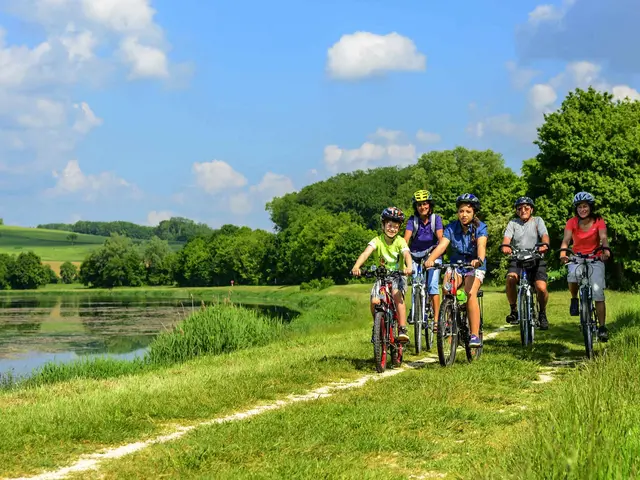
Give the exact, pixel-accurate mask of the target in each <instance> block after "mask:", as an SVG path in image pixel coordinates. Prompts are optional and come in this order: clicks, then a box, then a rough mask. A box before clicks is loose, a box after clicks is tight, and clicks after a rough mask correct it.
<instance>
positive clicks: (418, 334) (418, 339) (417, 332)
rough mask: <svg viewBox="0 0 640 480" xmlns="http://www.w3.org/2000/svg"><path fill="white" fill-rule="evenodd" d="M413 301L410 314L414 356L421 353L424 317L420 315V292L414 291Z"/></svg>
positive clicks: (421, 306)
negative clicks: (411, 317)
mask: <svg viewBox="0 0 640 480" xmlns="http://www.w3.org/2000/svg"><path fill="white" fill-rule="evenodd" d="M414 288H415V287H414ZM413 301H414V303H413V305H411V314H412V316H413V340H414V343H415V349H416V355H420V352H422V327H423V322H424V318H423V317H424V315H423V314H422V309H423V305H422V292H421V291H420V290H419V289H415V290H414V294H413Z"/></svg>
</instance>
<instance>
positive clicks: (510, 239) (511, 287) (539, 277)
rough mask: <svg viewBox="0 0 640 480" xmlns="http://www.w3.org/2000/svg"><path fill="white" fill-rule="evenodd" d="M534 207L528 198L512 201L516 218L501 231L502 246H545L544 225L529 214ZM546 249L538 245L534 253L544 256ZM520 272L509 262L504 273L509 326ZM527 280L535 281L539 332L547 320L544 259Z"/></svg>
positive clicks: (507, 250)
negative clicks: (504, 244)
mask: <svg viewBox="0 0 640 480" xmlns="http://www.w3.org/2000/svg"><path fill="white" fill-rule="evenodd" d="M535 207H536V205H535V203H534V202H533V200H532V199H531V198H530V197H520V198H518V199H517V200H516V203H515V209H516V214H517V217H516V218H513V219H511V220H510V221H509V223H508V224H507V228H506V229H505V231H504V239H503V240H502V243H506V244H511V245H513V247H514V248H516V249H518V250H531V249H533V248H534V247H535V245H536V243H538V240H540V243H546V244H549V232H548V231H547V227H546V225H545V224H544V220H542V218H540V217H534V216H533V211H534V208H535ZM547 250H548V247H547V246H546V245H545V246H542V247H540V249H539V250H538V251H539V252H540V253H544V252H546V251H547ZM502 253H505V254H507V255H508V254H510V253H511V249H510V248H509V247H502ZM520 270H521V269H520V268H518V267H517V266H516V261H515V260H511V263H510V264H509V268H508V270H507V285H506V287H507V288H506V289H507V300H508V301H509V305H510V306H511V313H509V315H507V322H508V323H511V324H513V325H517V324H518V307H517V305H516V301H517V296H518V294H517V291H516V289H517V286H518V281H519V280H520V275H521V274H522V272H521V271H520ZM527 275H528V277H529V278H531V279H534V280H535V287H536V292H537V296H538V307H539V312H538V322H539V323H540V329H541V330H547V329H548V328H549V320H548V319H547V313H546V309H547V302H548V300H549V292H548V291H547V263H546V262H545V261H544V260H538V262H537V264H536V266H535V267H533V268H531V269H529V270H527Z"/></svg>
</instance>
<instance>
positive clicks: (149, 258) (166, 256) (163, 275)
mask: <svg viewBox="0 0 640 480" xmlns="http://www.w3.org/2000/svg"><path fill="white" fill-rule="evenodd" d="M142 257H143V261H144V265H145V268H146V271H147V272H146V273H147V274H146V280H147V284H149V285H171V284H172V283H173V277H172V271H171V267H172V265H171V249H170V248H169V242H167V241H166V240H160V239H159V238H158V237H156V236H154V237H153V238H151V240H150V241H149V242H148V243H147V244H146V245H145V248H144V253H143V255H142Z"/></svg>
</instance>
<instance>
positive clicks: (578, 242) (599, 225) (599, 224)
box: [564, 217, 607, 255]
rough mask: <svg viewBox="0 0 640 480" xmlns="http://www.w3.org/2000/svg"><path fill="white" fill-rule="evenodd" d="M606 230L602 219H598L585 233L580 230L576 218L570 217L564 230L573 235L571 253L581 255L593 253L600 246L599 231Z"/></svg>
mask: <svg viewBox="0 0 640 480" xmlns="http://www.w3.org/2000/svg"><path fill="white" fill-rule="evenodd" d="M605 228H607V225H606V224H605V223H604V220H603V219H602V218H598V219H597V220H596V221H595V222H593V225H591V227H590V228H589V230H587V231H586V232H585V231H584V230H583V229H582V228H580V225H579V224H578V217H572V218H570V219H569V220H568V221H567V225H566V226H565V227H564V229H565V230H571V233H572V234H573V249H572V250H573V251H574V252H575V253H581V254H583V255H585V254H588V253H591V252H593V251H594V250H595V249H596V248H598V247H599V246H600V234H599V233H598V232H599V231H600V230H604V229H605Z"/></svg>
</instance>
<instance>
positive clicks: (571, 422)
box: [0, 285, 640, 479]
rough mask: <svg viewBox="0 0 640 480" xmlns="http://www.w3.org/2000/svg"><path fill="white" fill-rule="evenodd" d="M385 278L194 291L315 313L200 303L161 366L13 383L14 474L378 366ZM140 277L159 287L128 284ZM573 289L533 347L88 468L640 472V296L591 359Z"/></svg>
mask: <svg viewBox="0 0 640 480" xmlns="http://www.w3.org/2000/svg"><path fill="white" fill-rule="evenodd" d="M368 289H369V287H368V286H367V285H349V286H340V287H331V288H329V289H326V290H323V291H321V292H315V293H308V292H300V291H299V288H298V287H234V288H233V289H231V288H217V289H216V288H211V289H192V290H188V291H187V292H192V293H194V295H195V293H196V292H198V293H199V294H202V293H203V292H206V293H207V294H210V295H211V297H212V298H213V297H218V298H220V299H225V298H226V299H228V301H230V302H232V303H242V302H255V301H260V302H265V303H267V302H268V303H275V304H282V305H286V306H288V307H290V308H295V309H297V310H299V311H300V312H301V315H300V316H299V317H298V318H296V319H295V321H293V322H292V323H291V324H290V325H274V329H270V328H269V327H268V326H267V325H265V324H264V322H262V321H261V320H259V319H257V318H252V319H251V321H250V322H249V326H248V328H245V327H242V328H238V326H239V323H240V322H242V319H241V315H242V312H241V311H240V310H238V309H237V307H234V306H229V307H228V308H231V309H234V310H233V312H232V314H230V315H228V316H227V317H228V318H221V316H220V315H218V314H215V312H213V311H212V312H211V313H208V312H207V310H206V309H205V310H203V311H202V312H200V310H199V309H198V311H197V312H194V314H193V315H200V317H193V319H192V320H189V318H187V319H185V320H184V322H183V323H179V324H178V325H177V326H176V327H175V329H174V330H172V331H171V332H167V334H166V335H164V337H162V338H159V340H158V345H157V347H156V351H157V352H158V353H160V354H161V356H162V358H163V359H164V360H162V361H159V362H157V363H155V364H154V365H152V366H147V367H144V368H142V367H140V368H138V367H133V368H130V369H127V368H120V367H118V365H120V364H119V363H118V362H102V363H99V362H94V363H91V362H87V363H86V364H84V365H80V366H78V365H76V366H75V367H63V368H51V369H50V371H48V372H43V373H42V375H44V376H41V377H40V380H41V381H39V382H34V383H31V384H25V385H22V386H18V387H16V388H10V389H5V390H3V391H1V392H0V409H1V410H2V412H3V421H2V422H0V438H2V439H3V441H2V442H0V473H1V474H2V475H3V476H5V477H16V476H25V475H33V474H37V473H41V472H43V471H45V470H55V469H58V468H62V467H64V466H69V465H71V464H73V463H74V462H76V461H77V460H78V459H79V458H80V456H81V455H83V454H89V453H94V452H99V451H101V450H103V449H106V448H113V447H117V446H121V445H124V444H127V443H131V442H137V441H142V440H148V439H152V438H154V437H156V436H158V435H161V434H166V433H170V432H172V431H174V430H175V429H176V428H177V427H178V426H180V425H182V426H186V425H196V424H198V423H200V422H203V421H207V420H211V419H213V418H217V417H222V416H226V415H230V414H233V413H237V412H242V411H246V410H248V409H251V408H254V407H256V406H259V405H265V404H270V403H273V402H274V401H277V400H281V399H286V398H287V396H288V395H290V394H303V393H305V392H308V391H310V390H313V389H315V388H318V387H320V386H323V385H327V384H329V383H331V382H350V381H354V380H356V379H358V378H361V377H362V376H363V375H369V376H371V377H376V376H377V374H376V373H375V367H374V365H373V362H372V348H371V344H370V335H371V323H370V322H371V320H370V317H369V315H368V313H367V300H368ZM137 290H139V291H140V292H141V293H142V292H143V291H149V290H148V289H114V290H113V292H112V294H118V292H120V291H123V292H124V291H126V292H127V293H128V294H130V293H131V292H132V291H137ZM180 291H181V290H180V289H163V290H162V291H161V290H157V291H156V294H163V295H168V294H174V292H180ZM181 293H182V295H184V294H185V291H184V290H182V291H181ZM568 300H569V297H568V294H567V293H566V292H554V293H552V295H551V303H550V305H549V310H548V312H549V319H550V323H551V327H550V330H548V331H546V332H538V335H537V338H536V343H535V344H534V346H533V347H532V348H530V349H526V350H525V349H523V348H522V347H521V346H520V342H519V334H518V332H517V329H515V328H512V327H510V328H506V329H505V330H504V331H501V332H499V333H497V335H496V336H495V337H494V338H492V339H489V340H487V341H486V342H485V353H484V354H483V356H482V358H481V360H480V361H478V362H475V363H473V364H467V363H466V361H463V360H462V358H463V357H464V356H463V355H461V356H460V361H457V362H456V364H455V365H454V366H453V367H452V368H447V369H445V368H442V367H440V366H439V365H438V364H437V363H427V364H425V365H421V366H418V367H416V368H409V369H407V370H406V371H404V372H402V373H401V374H399V375H395V376H392V377H388V378H383V379H381V380H379V381H368V382H366V383H365V384H364V385H363V386H362V387H360V388H352V389H346V390H343V391H338V392H336V393H334V394H333V395H332V396H330V397H327V398H318V399H316V400H312V401H309V402H302V403H297V404H292V405H288V406H285V407H283V408H280V409H277V410H273V411H268V412H265V413H262V414H260V415H257V416H255V417H252V418H249V419H245V420H240V421H235V422H229V423H223V424H210V425H207V426H200V427H198V428H196V429H195V430H193V431H191V432H190V433H188V434H186V435H185V436H183V437H182V438H180V439H176V440H173V441H169V442H167V443H163V444H156V445H152V446H150V447H148V448H146V449H143V450H141V451H139V452H137V453H133V454H130V455H127V456H125V457H122V458H120V459H113V460H106V461H105V462H104V463H102V464H101V465H100V466H99V468H98V469H97V470H95V471H83V472H78V473H77V474H75V476H71V478H316V477H319V478H404V479H410V478H413V479H417V478H576V479H578V478H594V479H596V478H597V479H600V478H602V479H604V478H633V477H635V476H637V473H638V471H639V470H638V469H639V468H640V463H639V462H640V461H639V460H638V459H637V458H638V457H637V455H635V453H634V452H637V451H638V446H639V445H640V443H639V441H640V432H639V430H638V427H637V425H638V424H639V421H640V418H639V417H638V414H637V411H636V410H637V409H636V408H635V405H637V404H638V403H639V402H640V390H639V389H638V386H637V382H636V381H635V379H636V378H637V376H638V374H640V370H639V369H640V363H639V362H638V361H637V358H638V357H639V356H640V315H639V314H638V312H640V298H639V297H637V296H635V295H632V294H624V293H618V292H608V309H609V325H610V331H611V341H610V343H608V344H606V345H599V346H598V349H597V351H598V356H597V358H596V359H595V360H594V361H590V362H587V361H585V359H584V350H583V347H582V342H581V334H580V331H579V329H578V326H577V319H576V318H575V317H569V315H568V303H569V302H568ZM484 309H485V310H484V311H485V320H486V331H487V332H490V331H496V330H497V329H498V328H500V327H504V326H505V324H504V316H505V315H506V313H507V309H508V307H507V305H506V302H505V299H504V293H503V292H502V291H500V290H499V289H491V288H487V289H486V294H485V304H484ZM218 313H219V312H218ZM234 318H235V320H234ZM229 322H232V323H234V325H230V324H229ZM221 326H222V327H223V328H224V329H225V331H227V330H228V332H229V333H228V334H227V335H226V336H224V341H218V340H216V338H218V337H220V335H221V334H220V333H219V328H220V327H221ZM215 332H218V333H215ZM207 339H208V340H207ZM152 350H153V346H152ZM409 350H411V349H409ZM172 352H175V353H172ZM434 353H435V352H427V353H426V354H425V355H426V356H427V357H428V356H433V355H434ZM416 359H417V357H415V356H414V355H413V354H412V353H411V351H409V352H408V353H407V354H406V356H405V362H411V361H413V360H416ZM65 368H66V370H65ZM71 369H75V370H73V371H72V370H71ZM47 375H50V376H49V378H47V377H46V376H47ZM544 380H550V381H544Z"/></svg>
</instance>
